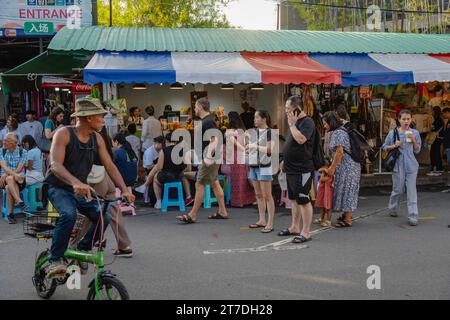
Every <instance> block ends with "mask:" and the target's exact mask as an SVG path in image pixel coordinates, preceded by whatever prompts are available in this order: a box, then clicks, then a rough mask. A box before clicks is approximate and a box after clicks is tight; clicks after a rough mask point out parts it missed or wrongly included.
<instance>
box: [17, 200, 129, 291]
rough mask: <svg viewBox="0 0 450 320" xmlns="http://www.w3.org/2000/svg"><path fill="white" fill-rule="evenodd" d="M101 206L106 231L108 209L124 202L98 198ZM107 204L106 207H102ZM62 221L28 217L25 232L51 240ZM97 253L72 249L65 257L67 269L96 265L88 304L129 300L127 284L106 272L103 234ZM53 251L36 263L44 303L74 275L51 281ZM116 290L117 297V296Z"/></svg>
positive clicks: (75, 231) (44, 214) (38, 215)
mask: <svg viewBox="0 0 450 320" xmlns="http://www.w3.org/2000/svg"><path fill="white" fill-rule="evenodd" d="M95 198H96V200H97V202H98V205H99V206H100V208H101V211H100V214H101V219H100V220H101V225H100V227H101V229H100V230H103V214H104V213H106V212H107V209H108V206H109V205H110V204H111V203H113V202H116V201H124V202H126V200H125V199H123V198H122V197H119V198H115V199H113V200H105V199H103V198H101V197H99V196H96V195H95ZM101 202H103V207H101ZM83 218H84V216H82V215H80V214H78V215H77V221H76V223H75V227H74V228H73V230H72V233H71V238H72V239H73V238H76V236H77V234H78V232H79V231H80V229H81V227H82V224H83ZM57 220H58V217H57V216H55V215H54V214H52V213H49V212H40V213H34V214H31V213H26V217H25V219H24V222H23V231H24V234H25V235H27V236H31V237H33V238H36V239H38V241H39V240H40V239H46V240H48V239H51V238H52V235H53V231H54V228H55V226H56V222H57ZM98 244H99V245H98V251H97V253H86V252H80V251H77V250H76V249H72V248H68V249H67V250H66V251H65V253H64V260H65V262H66V263H67V267H70V266H73V265H77V264H79V262H86V263H89V264H93V265H94V266H95V267H96V268H97V271H96V274H95V277H94V279H93V280H92V281H91V282H90V284H89V293H88V295H87V300H116V299H114V298H119V299H117V300H129V299H130V297H129V294H128V291H127V289H126V288H125V286H124V284H123V283H122V282H121V281H120V280H119V279H118V278H117V277H116V275H115V274H113V273H112V272H111V271H109V270H105V262H104V248H105V239H104V234H103V232H101V237H100V240H99V241H98ZM49 257H50V250H49V249H46V250H44V251H43V252H41V253H40V254H39V255H38V256H37V258H36V261H35V268H34V275H33V277H32V281H33V285H34V287H35V289H36V292H37V294H38V295H39V297H41V298H43V299H50V298H51V297H52V295H53V294H54V293H55V291H56V288H57V287H58V286H60V285H64V284H65V283H66V282H67V280H68V279H69V277H70V276H71V274H69V273H67V272H66V273H65V274H62V275H61V276H60V277H57V278H53V279H49V278H47V276H46V267H47V265H48V263H49ZM114 289H115V291H117V292H116V294H113V293H114V292H113V290H114Z"/></svg>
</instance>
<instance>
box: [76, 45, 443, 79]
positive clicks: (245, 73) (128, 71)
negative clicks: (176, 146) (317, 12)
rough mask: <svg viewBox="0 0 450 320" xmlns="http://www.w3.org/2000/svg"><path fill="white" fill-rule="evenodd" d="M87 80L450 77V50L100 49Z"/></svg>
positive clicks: (86, 71)
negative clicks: (432, 52)
mask: <svg viewBox="0 0 450 320" xmlns="http://www.w3.org/2000/svg"><path fill="white" fill-rule="evenodd" d="M84 81H85V82H87V83H91V84H93V83H99V82H115V83H121V82H124V83H131V82H146V83H150V84H151V83H175V82H181V83H185V82H189V83H204V84H207V83H264V84H290V83H297V84H298V83H305V84H322V83H327V84H330V83H331V84H342V85H344V86H350V85H370V84H397V83H414V82H428V81H450V55H426V54H306V53H251V52H242V53H238V52H226V53H220V52H109V51H99V52H97V53H96V54H95V55H94V57H93V58H92V59H91V61H90V62H89V64H88V65H87V66H86V68H85V70H84Z"/></svg>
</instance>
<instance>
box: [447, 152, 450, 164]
mask: <svg viewBox="0 0 450 320" xmlns="http://www.w3.org/2000/svg"><path fill="white" fill-rule="evenodd" d="M447 163H448V165H449V166H450V148H447Z"/></svg>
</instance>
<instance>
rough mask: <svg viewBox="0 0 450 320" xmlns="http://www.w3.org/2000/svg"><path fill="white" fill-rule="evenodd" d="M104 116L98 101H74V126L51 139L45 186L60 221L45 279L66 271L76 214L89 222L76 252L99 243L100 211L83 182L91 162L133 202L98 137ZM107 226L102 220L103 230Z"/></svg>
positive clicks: (103, 110) (54, 235)
mask: <svg viewBox="0 0 450 320" xmlns="http://www.w3.org/2000/svg"><path fill="white" fill-rule="evenodd" d="M106 113H107V111H106V110H105V109H103V107H102V105H101V103H100V100H99V99H94V98H89V97H88V98H83V99H80V100H77V101H76V104H75V113H73V114H72V117H77V124H76V125H75V126H70V127H64V128H61V129H58V131H57V132H56V133H55V135H54V136H53V140H52V146H51V149H50V170H49V172H48V174H47V177H46V179H45V182H46V184H47V185H48V199H49V200H50V202H51V203H52V205H53V207H55V209H56V211H57V212H58V213H59V215H60V217H59V219H58V222H57V224H56V226H55V230H54V234H53V239H52V246H51V255H50V259H49V262H50V265H49V267H48V269H47V276H48V277H49V278H52V277H53V276H56V275H59V274H63V273H65V272H66V270H67V267H66V265H65V263H64V260H63V257H64V252H65V251H66V249H67V247H68V245H69V241H70V235H71V232H72V229H73V227H74V225H75V222H76V217H77V211H78V212H80V213H81V214H83V215H85V216H86V217H88V218H89V220H90V221H91V222H92V224H91V227H90V228H89V230H88V232H87V233H86V235H85V236H84V238H83V239H81V241H80V242H79V243H78V250H81V251H89V250H91V249H92V245H93V243H95V242H97V241H98V240H99V236H100V232H101V230H96V227H97V222H98V219H99V218H100V208H98V205H97V202H96V201H92V194H91V192H93V191H94V190H93V189H92V187H90V186H89V185H88V184H87V182H86V180H87V177H88V175H89V173H90V172H91V169H92V166H93V164H94V162H95V163H96V162H98V161H100V162H101V165H103V166H104V167H105V169H106V172H107V174H108V175H109V176H110V177H111V179H112V180H113V182H114V184H115V185H116V186H118V188H120V190H121V191H122V196H123V197H124V198H125V199H126V200H127V201H129V202H130V203H132V202H134V200H135V197H134V195H133V194H131V193H130V192H129V191H128V189H127V187H126V185H125V182H124V181H123V179H122V176H121V174H120V172H119V171H118V170H117V168H116V166H115V165H114V163H113V162H112V159H111V157H110V156H109V154H108V151H107V149H106V146H105V141H104V140H103V138H102V136H101V135H100V134H99V133H98V132H99V131H100V130H101V129H102V128H103V126H104V119H103V117H104V115H105V114H106ZM99 164H100V163H99ZM107 223H108V221H107V219H105V224H104V225H105V228H106V226H107ZM94 236H95V237H94Z"/></svg>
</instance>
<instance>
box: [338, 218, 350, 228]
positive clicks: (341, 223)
mask: <svg viewBox="0 0 450 320" xmlns="http://www.w3.org/2000/svg"><path fill="white" fill-rule="evenodd" d="M351 226H352V225H351V224H350V223H348V222H346V221H344V220H341V221H339V222H338V223H336V224H335V225H334V227H335V228H350V227H351Z"/></svg>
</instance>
